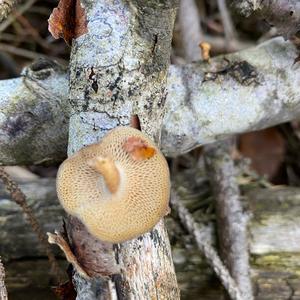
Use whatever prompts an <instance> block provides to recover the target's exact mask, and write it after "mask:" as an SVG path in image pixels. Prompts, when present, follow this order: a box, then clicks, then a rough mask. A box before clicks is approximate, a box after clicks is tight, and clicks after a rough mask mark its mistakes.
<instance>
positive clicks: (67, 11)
mask: <svg viewBox="0 0 300 300" xmlns="http://www.w3.org/2000/svg"><path fill="white" fill-rule="evenodd" d="M48 24H49V26H48V30H49V31H50V32H51V34H52V36H53V37H54V38H55V39H59V38H63V39H64V40H65V41H66V43H67V44H68V45H71V44H72V39H73V38H78V37H79V36H81V35H83V34H85V33H87V20H86V15H85V10H84V8H82V7H81V4H80V0H60V1H59V4H58V6H57V8H54V9H53V11H52V14H51V15H50V18H49V20H48Z"/></svg>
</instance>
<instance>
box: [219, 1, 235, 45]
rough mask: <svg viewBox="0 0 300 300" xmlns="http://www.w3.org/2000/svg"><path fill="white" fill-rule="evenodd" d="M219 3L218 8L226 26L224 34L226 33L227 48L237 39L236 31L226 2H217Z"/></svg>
mask: <svg viewBox="0 0 300 300" xmlns="http://www.w3.org/2000/svg"><path fill="white" fill-rule="evenodd" d="M217 1H218V7H219V11H220V14H221V18H222V23H223V26H224V32H225V39H226V44H227V46H229V45H230V43H231V42H232V41H233V40H235V39H236V31H235V29H234V26H233V23H232V20H231V17H230V14H229V11H228V9H227V6H226V1H225V0H217Z"/></svg>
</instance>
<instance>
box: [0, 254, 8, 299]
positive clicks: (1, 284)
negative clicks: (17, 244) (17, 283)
mask: <svg viewBox="0 0 300 300" xmlns="http://www.w3.org/2000/svg"><path fill="white" fill-rule="evenodd" d="M7 299H8V298H7V290H6V286H5V270H4V266H3V264H2V262H1V257H0V300H7Z"/></svg>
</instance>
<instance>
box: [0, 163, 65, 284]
mask: <svg viewBox="0 0 300 300" xmlns="http://www.w3.org/2000/svg"><path fill="white" fill-rule="evenodd" d="M0 178H1V180H2V181H3V183H4V185H5V187H6V189H7V190H8V191H9V193H10V195H11V198H12V200H13V201H14V202H15V203H17V204H18V205H19V206H20V207H21V208H22V211H23V212H24V213H25V215H26V217H27V219H28V221H29V223H30V225H31V228H32V230H33V231H34V232H35V233H36V234H37V236H38V239H39V241H40V243H41V244H42V245H43V247H44V248H45V250H46V254H47V256H48V259H49V262H50V265H51V269H52V272H53V274H54V275H55V276H56V277H57V280H58V282H61V281H62V278H63V275H62V271H61V269H60V267H59V265H58V263H57V261H56V259H55V256H54V254H53V252H52V250H51V248H50V246H49V244H48V242H47V238H46V235H45V233H44V232H43V230H42V229H41V226H40V224H39V222H38V221H37V219H36V217H35V215H34V213H33V211H32V209H31V208H30V206H28V204H27V200H26V196H25V194H24V193H23V192H22V191H21V189H20V188H19V186H18V184H17V183H16V182H15V181H14V180H13V179H12V178H11V177H10V175H8V174H7V173H6V172H5V171H4V168H3V167H0Z"/></svg>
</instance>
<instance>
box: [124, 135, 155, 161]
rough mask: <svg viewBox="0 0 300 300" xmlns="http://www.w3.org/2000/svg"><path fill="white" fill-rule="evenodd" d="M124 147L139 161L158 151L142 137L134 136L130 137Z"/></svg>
mask: <svg viewBox="0 0 300 300" xmlns="http://www.w3.org/2000/svg"><path fill="white" fill-rule="evenodd" d="M123 147H124V150H125V151H126V152H127V153H129V154H130V155H131V157H132V158H133V159H134V160H137V161H141V160H145V159H149V158H151V157H152V156H153V155H154V154H155V152H156V150H155V149H154V148H152V147H150V146H148V145H147V144H146V143H145V141H143V140H142V139H141V138H139V137H134V136H132V137H130V138H128V139H127V140H126V142H125V143H124V146H123Z"/></svg>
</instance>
